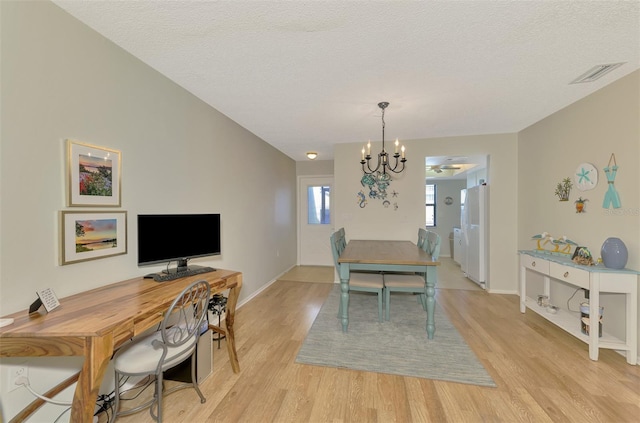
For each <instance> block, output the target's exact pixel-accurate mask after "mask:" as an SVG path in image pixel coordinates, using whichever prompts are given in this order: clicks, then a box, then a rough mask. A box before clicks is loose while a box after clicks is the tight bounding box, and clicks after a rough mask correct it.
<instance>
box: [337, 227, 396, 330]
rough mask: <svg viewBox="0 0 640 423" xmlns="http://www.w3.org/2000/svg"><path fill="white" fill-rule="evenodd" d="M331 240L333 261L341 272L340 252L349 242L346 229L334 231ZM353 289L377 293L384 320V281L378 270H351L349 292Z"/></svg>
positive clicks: (339, 309) (380, 312) (379, 308)
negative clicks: (345, 236)
mask: <svg viewBox="0 0 640 423" xmlns="http://www.w3.org/2000/svg"><path fill="white" fill-rule="evenodd" d="M330 240H331V252H332V253H333V262H334V264H335V266H336V270H337V271H338V273H340V265H339V263H338V258H339V257H340V254H342V252H343V251H344V249H345V247H346V245H347V243H346V241H345V239H344V229H342V228H341V229H339V230H338V231H337V232H335V233H333V234H332V235H331V237H330ZM351 291H360V292H372V293H375V294H377V296H378V321H379V322H382V320H383V319H382V300H383V292H384V281H383V279H382V275H381V274H380V273H378V272H376V273H364V272H363V273H360V272H349V292H351ZM341 315H342V301H341V302H340V307H339V308H338V317H340V316H341Z"/></svg>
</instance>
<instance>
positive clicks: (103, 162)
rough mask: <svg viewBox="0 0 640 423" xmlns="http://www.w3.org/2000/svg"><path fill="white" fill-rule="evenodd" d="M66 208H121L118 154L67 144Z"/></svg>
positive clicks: (78, 144) (116, 152) (102, 149)
mask: <svg viewBox="0 0 640 423" xmlns="http://www.w3.org/2000/svg"><path fill="white" fill-rule="evenodd" d="M67 155H68V158H67V193H68V195H67V205H68V206H70V207H76V206H80V207H87V206H100V207H104V206H106V207H120V169H121V163H120V152H119V151H117V150H111V149H109V148H105V147H97V146H95V145H89V144H85V143H81V142H78V141H74V140H67Z"/></svg>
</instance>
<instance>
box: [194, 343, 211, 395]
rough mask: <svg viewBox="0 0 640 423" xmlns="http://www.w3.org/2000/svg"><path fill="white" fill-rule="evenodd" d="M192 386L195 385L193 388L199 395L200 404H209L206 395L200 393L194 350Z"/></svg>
mask: <svg viewBox="0 0 640 423" xmlns="http://www.w3.org/2000/svg"><path fill="white" fill-rule="evenodd" d="M191 384H192V385H193V388H194V389H195V390H196V392H197V393H198V396H199V397H200V403H201V404H204V403H205V402H207V399H206V398H205V397H204V395H202V392H201V391H200V387H199V386H198V378H197V375H196V354H195V350H194V353H193V354H191Z"/></svg>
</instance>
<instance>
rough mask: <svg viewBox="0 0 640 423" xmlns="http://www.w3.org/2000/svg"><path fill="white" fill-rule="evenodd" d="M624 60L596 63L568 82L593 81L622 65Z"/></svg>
mask: <svg viewBox="0 0 640 423" xmlns="http://www.w3.org/2000/svg"><path fill="white" fill-rule="evenodd" d="M625 63H626V62H621V63H609V64H606V65H597V66H594V67H592V68H591V69H589V70H588V71H586V72H585V73H583V74H582V75H580V76H579V77H577V78H576V79H574V80H573V81H571V82H570V84H581V83H584V82H593V81H595V80H596V79H600V78H602V77H603V76H604V75H606V74H608V73H609V72H611V71H612V70H614V69H616V68H618V67H620V66H622V65H624V64H625Z"/></svg>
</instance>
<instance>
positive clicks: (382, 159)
mask: <svg viewBox="0 0 640 423" xmlns="http://www.w3.org/2000/svg"><path fill="white" fill-rule="evenodd" d="M387 106H389V103H387V102H386V101H383V102H381V103H378V107H380V108H381V109H382V151H381V152H380V153H378V163H377V164H376V167H375V168H373V169H372V168H371V162H370V161H371V141H369V142H368V143H367V146H366V155H365V148H364V147H363V148H362V160H360V164H361V165H362V171H363V172H364V173H366V174H367V175H370V174H372V173H375V172H377V171H378V169H380V166H382V173H383V174H387V169H389V170H390V171H391V172H393V173H400V172H402V171H403V170H404V163H405V162H406V161H407V159H405V157H404V145H403V146H402V147H400V151H401V153H399V152H398V139H397V138H396V142H395V151H394V153H393V158H395V162H394V164H393V166H391V163H389V153H387V151H386V150H385V149H384V109H386V108H387ZM401 156H402V158H401V159H400V157H401ZM398 159H399V160H398ZM365 164H366V165H367V167H366V168H365ZM400 164H402V167H400V169H398V167H399V165H400Z"/></svg>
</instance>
